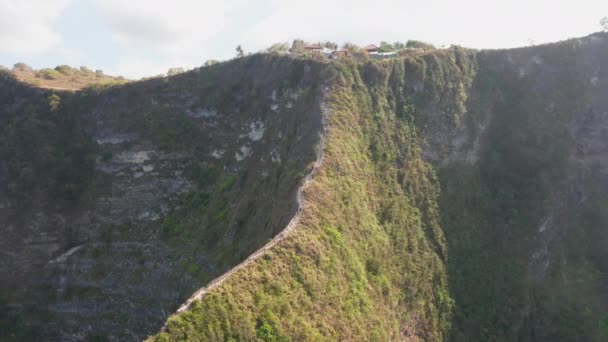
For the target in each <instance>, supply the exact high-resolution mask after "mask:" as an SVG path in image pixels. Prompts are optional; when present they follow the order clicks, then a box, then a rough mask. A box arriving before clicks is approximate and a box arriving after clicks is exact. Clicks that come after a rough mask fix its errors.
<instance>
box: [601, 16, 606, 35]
mask: <svg viewBox="0 0 608 342" xmlns="http://www.w3.org/2000/svg"><path fill="white" fill-rule="evenodd" d="M600 25H602V29H604V31H607V32H608V17H603V18H602V20H600Z"/></svg>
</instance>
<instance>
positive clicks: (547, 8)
mask: <svg viewBox="0 0 608 342" xmlns="http://www.w3.org/2000/svg"><path fill="white" fill-rule="evenodd" d="M604 16H608V0H601V1H600V0H577V1H566V0H508V1H488V0H451V1H449V0H443V1H441V0H423V1H421V0H415V1H410V0H365V1H364V0H250V1H247V0H226V1H221V0H215V1H207V0H171V1H170V0H165V1H160V0H0V64H1V65H5V66H12V65H13V64H14V63H16V62H19V61H23V62H26V63H28V64H30V65H32V66H33V67H35V68H42V67H54V66H56V65H59V64H69V65H72V66H81V65H86V66H88V67H90V68H92V69H102V70H104V71H105V72H106V73H107V74H114V75H123V76H126V77H129V78H138V77H142V76H151V75H156V74H159V73H163V72H166V71H167V69H168V68H170V67H177V66H182V67H186V68H191V67H194V66H199V65H201V64H203V63H204V62H205V60H207V59H227V58H231V57H233V56H234V55H235V47H236V46H237V45H238V44H241V45H242V46H243V49H244V50H245V51H246V52H255V51H259V50H260V49H263V48H264V47H267V46H269V45H271V44H272V43H276V42H283V41H285V42H287V41H291V40H292V39H294V38H303V39H305V40H307V41H312V42H316V41H327V40H330V41H335V42H338V43H343V42H347V41H348V42H353V43H358V44H369V43H378V42H380V41H381V40H385V41H389V42H394V41H404V42H405V41H407V40H408V39H418V40H424V41H428V42H431V43H434V44H436V45H439V46H440V45H443V44H446V45H450V44H459V45H463V46H468V47H474V48H508V47H515V46H523V45H529V44H530V42H532V41H533V42H535V43H536V44H538V43H543V42H549V41H557V40H562V39H566V38H571V37H578V36H583V35H586V34H589V33H592V32H595V31H598V30H599V29H600V25H599V21H600V19H601V18H602V17H604Z"/></svg>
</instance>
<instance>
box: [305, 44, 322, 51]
mask: <svg viewBox="0 0 608 342" xmlns="http://www.w3.org/2000/svg"><path fill="white" fill-rule="evenodd" d="M304 49H306V50H308V51H314V50H323V47H322V46H321V45H319V44H306V45H304Z"/></svg>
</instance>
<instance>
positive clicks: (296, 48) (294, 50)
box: [289, 39, 306, 55]
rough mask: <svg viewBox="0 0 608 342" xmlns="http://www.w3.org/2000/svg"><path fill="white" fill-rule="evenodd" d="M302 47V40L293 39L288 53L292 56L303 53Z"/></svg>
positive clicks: (304, 44) (303, 44)
mask: <svg viewBox="0 0 608 342" xmlns="http://www.w3.org/2000/svg"><path fill="white" fill-rule="evenodd" d="M304 46H306V43H304V41H303V40H302V39H294V41H293V43H292V44H291V49H289V52H290V53H291V54H293V55H297V54H301V53H304Z"/></svg>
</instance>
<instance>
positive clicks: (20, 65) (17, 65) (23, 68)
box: [13, 62, 32, 71]
mask: <svg viewBox="0 0 608 342" xmlns="http://www.w3.org/2000/svg"><path fill="white" fill-rule="evenodd" d="M13 71H32V67H31V66H29V65H27V64H25V63H23V62H19V63H15V65H14V66H13Z"/></svg>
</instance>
